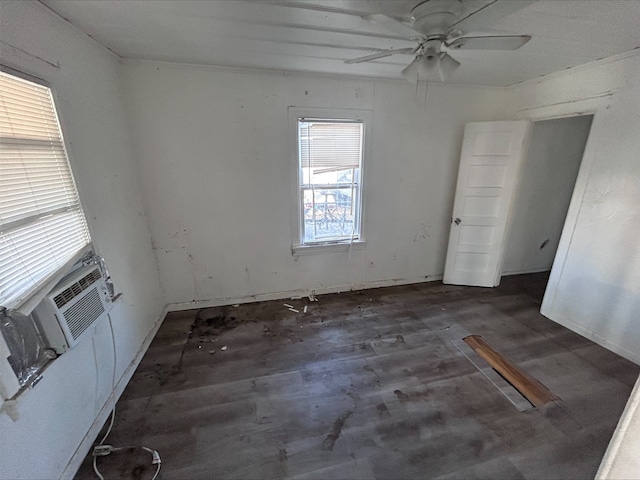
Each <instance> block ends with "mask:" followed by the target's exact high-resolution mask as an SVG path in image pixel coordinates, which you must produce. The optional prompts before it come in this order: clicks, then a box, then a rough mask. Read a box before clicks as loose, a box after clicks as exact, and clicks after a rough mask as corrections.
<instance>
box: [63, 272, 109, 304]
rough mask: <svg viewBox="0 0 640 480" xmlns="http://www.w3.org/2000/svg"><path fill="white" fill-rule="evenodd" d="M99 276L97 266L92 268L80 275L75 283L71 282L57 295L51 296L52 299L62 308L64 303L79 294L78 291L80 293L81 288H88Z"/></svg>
mask: <svg viewBox="0 0 640 480" xmlns="http://www.w3.org/2000/svg"><path fill="white" fill-rule="evenodd" d="M101 276H102V275H101V274H100V271H99V270H98V269H97V268H96V269H95V270H92V271H91V272H89V273H88V274H86V275H85V276H84V277H82V278H81V279H80V280H78V281H77V282H76V283H73V284H71V285H70V286H69V287H67V288H66V289H64V290H63V291H62V292H60V293H59V294H58V295H56V296H55V297H53V301H54V302H55V303H56V306H57V307H58V308H62V307H63V306H64V305H66V304H67V303H69V302H70V301H71V300H73V299H74V298H75V297H77V296H78V295H80V293H82V291H83V290H86V289H87V288H89V287H90V286H91V284H93V283H95V282H97V281H98V280H100V277H101Z"/></svg>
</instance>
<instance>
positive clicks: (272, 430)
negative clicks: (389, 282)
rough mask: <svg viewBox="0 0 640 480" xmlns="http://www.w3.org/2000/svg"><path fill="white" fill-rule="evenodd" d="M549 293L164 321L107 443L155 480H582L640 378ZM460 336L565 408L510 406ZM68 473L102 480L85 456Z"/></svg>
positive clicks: (375, 300)
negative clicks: (567, 316) (154, 459)
mask: <svg viewBox="0 0 640 480" xmlns="http://www.w3.org/2000/svg"><path fill="white" fill-rule="evenodd" d="M545 283H546V275H544V274H537V275H526V276H516V277H507V278H504V279H503V283H502V285H501V286H500V287H499V288H495V289H481V288H469V287H454V286H449V285H442V284H439V283H427V284H421V285H413V286H404V287H393V288H384V289H377V290H366V291H362V292H348V293H342V294H335V295H324V296H321V297H319V301H318V302H309V301H308V300H307V299H304V300H289V301H286V302H282V301H276V302H261V303H254V304H246V305H241V306H239V307H233V306H229V307H221V308H214V309H207V310H204V311H201V312H200V314H199V315H198V312H197V311H187V312H179V313H172V314H169V315H168V316H167V318H166V320H165V322H164V324H163V325H162V327H161V328H160V330H159V332H158V335H157V336H156V338H155V339H154V341H153V343H152V344H151V347H150V348H149V350H148V352H147V354H146V355H145V357H144V359H143V360H142V363H141V364H140V366H139V368H138V370H137V371H136V373H135V375H134V377H133V379H132V381H131V382H130V384H129V386H128V387H127V389H126V391H125V393H124V394H123V396H122V398H121V400H120V401H119V402H118V406H117V414H116V420H115V424H114V427H113V431H112V433H111V435H110V437H109V439H108V442H107V443H110V444H113V445H131V444H134V445H146V446H148V447H151V448H154V449H157V450H158V451H159V452H160V454H161V456H162V471H161V477H160V478H164V479H200V478H202V479H251V478H274V479H284V478H291V479H293V478H295V479H312V478H317V479H332V478H335V479H378V480H381V479H409V478H465V479H468V478H487V479H498V478H510V479H520V478H527V479H534V478H542V479H549V478H580V479H583V478H592V477H593V476H594V474H595V472H596V470H597V468H598V465H599V463H600V460H601V458H602V455H603V454H604V451H605V449H606V447H607V444H608V441H609V439H610V437H611V434H612V433H613V430H614V428H615V426H616V423H617V420H618V418H619V416H620V414H621V413H622V410H623V408H624V406H625V403H626V400H627V398H628V396H629V394H630V392H631V388H632V386H633V384H634V382H635V380H636V378H637V376H638V373H639V372H640V368H639V367H638V366H636V365H634V364H632V363H631V362H628V361H626V360H624V359H622V358H621V357H619V356H617V355H614V354H613V353H610V352H608V351H607V350H605V349H603V348H601V347H599V346H597V345H595V344H594V343H592V342H590V341H588V340H586V339H584V338H583V337H581V336H579V335H577V334H575V333H573V332H571V331H569V330H567V329H565V328H563V327H561V326H559V325H557V324H556V323H554V322H552V321H549V320H547V319H545V318H544V317H542V316H541V315H540V314H539V313H538V311H539V306H540V300H541V298H542V292H543V290H544V286H545ZM283 303H290V304H292V305H294V306H295V307H296V308H299V309H300V310H301V312H300V313H295V312H291V311H289V310H288V309H287V307H284V306H283ZM304 305H307V306H308V313H307V314H306V315H305V314H303V313H302V309H303V307H304ZM464 332H468V333H471V334H477V335H482V336H484V337H485V339H487V340H488V341H489V342H491V343H492V345H493V346H494V347H496V348H497V349H498V350H500V352H501V353H503V354H505V355H507V356H508V357H509V358H511V360H513V361H515V362H516V363H517V364H518V365H519V366H520V367H522V368H524V369H525V370H526V371H527V372H528V373H529V374H531V375H533V376H534V377H535V378H537V379H538V380H540V381H541V382H542V383H543V384H544V385H546V386H547V387H548V388H550V389H551V390H552V391H553V392H554V393H556V394H557V395H559V396H560V398H561V400H560V401H558V402H556V403H552V404H549V405H547V406H545V407H544V408H540V409H534V408H531V409H528V410H525V411H519V410H518V409H517V408H515V407H514V405H513V404H512V403H511V402H510V401H509V400H508V399H507V398H506V397H505V396H504V395H503V394H502V392H501V391H500V390H499V389H498V388H496V386H495V385H494V384H492V383H491V382H490V381H489V380H488V379H487V377H486V376H485V375H484V374H483V373H482V372H480V371H479V370H478V369H477V368H476V366H474V365H473V364H472V363H471V362H470V361H469V359H468V358H467V357H466V356H465V355H464V354H463V353H462V351H461V350H460V349H459V348H457V347H456V345H454V343H453V341H456V340H459V336H460V335H462V334H463V333H464ZM223 346H226V347H227V348H226V350H223ZM98 463H99V466H100V469H101V471H102V472H103V474H104V475H105V478H107V479H114V478H151V477H152V475H153V472H154V471H155V468H152V467H151V465H150V455H149V454H148V453H146V452H137V451H123V452H118V453H113V454H112V455H110V456H108V457H104V458H100V459H99V460H98ZM77 478H82V479H83V478H95V477H94V474H93V471H92V469H91V457H90V456H89V457H87V460H86V461H85V463H84V464H83V466H82V468H81V469H80V471H79V472H78V475H77Z"/></svg>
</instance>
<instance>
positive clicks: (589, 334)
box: [540, 310, 640, 365]
mask: <svg viewBox="0 0 640 480" xmlns="http://www.w3.org/2000/svg"><path fill="white" fill-rule="evenodd" d="M540 313H541V314H542V315H544V316H545V317H547V318H548V319H549V320H553V321H554V322H556V323H557V324H559V325H562V326H563V327H566V328H568V329H569V330H572V331H574V332H576V333H577V334H579V335H582V336H583V337H585V338H588V339H589V340H592V341H594V342H595V343H597V344H598V345H600V346H601V347H604V348H606V349H607V350H610V351H612V352H613V353H616V354H618V355H620V356H621V357H624V358H626V359H627V360H629V361H631V362H633V363H635V364H636V365H640V354H638V353H635V352H632V351H631V350H629V349H627V348H625V347H623V346H622V345H618V344H617V343H613V342H611V341H609V340H607V339H606V338H604V337H603V336H601V335H599V334H597V333H596V332H593V331H591V330H589V329H588V328H585V327H583V326H582V325H580V324H578V323H575V322H574V321H572V320H569V319H568V318H562V317H557V316H551V315H550V314H549V313H546V312H544V311H542V310H540Z"/></svg>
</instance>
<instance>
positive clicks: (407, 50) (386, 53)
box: [344, 48, 414, 64]
mask: <svg viewBox="0 0 640 480" xmlns="http://www.w3.org/2000/svg"><path fill="white" fill-rule="evenodd" d="M413 50H414V49H413V48H398V49H396V50H382V51H380V52H378V53H372V54H371V55H366V56H364V57H358V58H351V59H349V60H345V61H344V63H349V64H351V63H362V62H368V61H370V60H376V59H378V58H384V57H388V56H390V55H395V54H397V53H402V54H411V53H413Z"/></svg>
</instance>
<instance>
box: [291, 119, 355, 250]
mask: <svg viewBox="0 0 640 480" xmlns="http://www.w3.org/2000/svg"><path fill="white" fill-rule="evenodd" d="M322 113H325V112H322ZM345 113H348V112H343V116H344V115H345ZM295 121H296V139H297V142H296V143H297V173H298V174H297V182H296V183H297V192H296V193H297V197H298V202H297V203H298V211H297V217H298V222H297V224H298V226H299V232H298V242H297V244H298V245H300V246H319V245H329V244H351V243H353V242H357V241H361V240H362V232H361V220H362V163H363V157H364V153H365V130H366V122H365V120H364V119H363V118H362V115H357V116H356V115H354V116H353V117H351V118H341V117H340V118H336V117H333V116H325V115H323V116H319V115H312V116H305V115H299V114H297V115H295Z"/></svg>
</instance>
